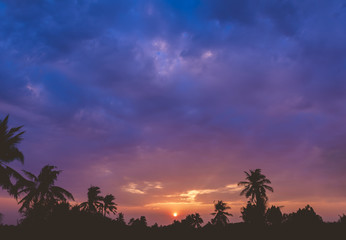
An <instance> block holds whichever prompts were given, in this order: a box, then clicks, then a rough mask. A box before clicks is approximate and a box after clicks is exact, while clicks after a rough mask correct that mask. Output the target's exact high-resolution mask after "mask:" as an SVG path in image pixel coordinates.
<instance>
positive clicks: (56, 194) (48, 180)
mask: <svg viewBox="0 0 346 240" xmlns="http://www.w3.org/2000/svg"><path fill="white" fill-rule="evenodd" d="M55 168H56V167H55V166H50V165H46V166H44V167H43V168H42V170H41V172H40V174H39V175H38V176H35V175H34V174H33V173H31V172H28V171H23V172H24V174H25V175H26V176H27V177H28V178H29V179H28V180H24V181H19V182H18V183H17V184H18V185H19V186H18V189H20V191H19V192H18V194H19V195H21V194H26V195H25V197H23V198H22V199H21V200H20V201H19V204H22V206H21V208H20V209H19V211H20V212H24V211H27V210H29V209H30V208H33V207H34V206H39V207H50V206H53V205H54V204H57V203H59V202H66V200H67V199H71V200H74V199H73V196H72V194H71V193H70V192H68V191H67V190H65V189H63V188H61V187H58V186H55V185H54V183H55V181H56V180H57V178H58V175H59V174H60V173H61V171H58V170H55Z"/></svg>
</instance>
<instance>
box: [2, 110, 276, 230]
mask: <svg viewBox="0 0 346 240" xmlns="http://www.w3.org/2000/svg"><path fill="white" fill-rule="evenodd" d="M7 124H8V116H6V117H5V119H4V120H2V121H1V120H0V186H1V187H2V188H3V189H5V190H7V191H8V192H9V193H10V194H11V195H13V196H14V197H15V198H16V199H17V200H18V203H19V204H21V207H20V209H19V211H20V212H22V213H25V214H29V213H30V212H32V211H33V210H35V209H40V210H42V209H45V210H46V211H49V209H52V207H53V206H56V205H57V204H59V203H67V201H68V200H74V198H73V195H72V194H71V193H70V192H68V191H67V190H65V189H63V188H61V187H58V186H56V185H55V181H56V180H57V177H58V175H59V174H60V173H61V171H60V170H57V169H56V167H55V166H51V165H46V166H44V167H43V168H42V170H41V172H40V173H39V175H38V176H36V175H35V174H33V173H31V172H28V171H23V173H24V175H25V177H26V178H25V177H24V176H22V175H21V174H19V173H18V172H16V171H15V170H14V169H12V168H10V167H9V166H8V163H10V162H12V161H14V160H18V161H20V162H22V163H23V162H24V156H23V154H22V152H20V151H19V149H18V148H17V144H18V143H19V142H20V141H21V140H22V135H23V133H24V131H21V128H22V126H19V127H15V128H10V129H9V128H8V126H7ZM245 174H246V181H241V182H239V183H238V185H239V186H244V189H243V190H242V191H241V193H240V195H245V196H246V198H248V199H249V201H248V205H247V207H244V208H243V209H242V210H243V211H242V213H243V219H244V220H245V221H246V219H247V218H249V217H250V219H251V214H252V215H256V216H257V217H258V216H259V219H261V218H262V219H263V217H264V215H265V210H266V204H267V201H268V197H267V193H266V190H268V191H271V192H273V188H272V187H270V186H269V185H268V184H271V182H270V180H269V179H267V178H266V176H264V175H263V174H262V173H261V169H256V170H250V171H249V172H245ZM12 181H14V182H15V183H12ZM100 193H101V191H100V188H99V187H96V186H91V187H90V188H89V189H88V200H87V201H86V202H83V203H81V204H80V205H78V206H76V207H77V208H78V209H80V210H81V211H84V212H88V213H91V214H102V215H103V216H106V215H109V214H111V213H113V214H116V212H117V207H116V205H117V204H116V203H115V202H114V200H115V197H114V196H113V195H112V194H108V195H106V196H104V197H103V196H101V195H100ZM19 199H20V200H19ZM214 206H215V210H214V212H213V213H212V215H213V216H214V218H213V219H212V220H211V223H212V224H214V225H222V226H225V225H226V224H227V223H229V219H228V216H232V214H231V213H229V212H228V210H229V209H230V207H229V206H228V205H227V203H225V202H223V201H217V202H216V203H215V204H214ZM274 210H275V207H274V208H273V207H272V208H271V211H274ZM253 213H255V214H253ZM142 220H143V221H144V220H145V219H142ZM145 221H146V220H145ZM183 221H184V223H186V224H187V225H191V226H193V227H196V228H198V227H200V226H201V224H202V223H203V220H202V218H201V217H200V215H199V214H198V213H195V214H190V215H188V216H187V217H186V218H185V219H184V220H183ZM261 221H262V220H261ZM134 222H135V220H133V223H134Z"/></svg>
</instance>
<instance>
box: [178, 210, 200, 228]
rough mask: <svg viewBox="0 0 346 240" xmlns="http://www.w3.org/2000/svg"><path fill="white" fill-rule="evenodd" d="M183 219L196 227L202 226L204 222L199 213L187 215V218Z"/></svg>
mask: <svg viewBox="0 0 346 240" xmlns="http://www.w3.org/2000/svg"><path fill="white" fill-rule="evenodd" d="M183 221H185V222H186V223H187V224H188V225H191V226H192V227H194V228H200V227H201V224H202V223H203V219H202V218H201V216H200V215H199V213H195V214H190V215H187V216H186V218H185V220H183ZM183 221H182V222H183Z"/></svg>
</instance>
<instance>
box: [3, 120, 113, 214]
mask: <svg viewBox="0 0 346 240" xmlns="http://www.w3.org/2000/svg"><path fill="white" fill-rule="evenodd" d="M8 118H9V117H8V116H6V117H5V118H4V119H3V120H0V186H1V188H2V189H4V190H6V191H8V193H9V194H10V195H13V196H14V197H15V198H16V199H17V200H18V204H21V207H20V209H19V212H21V213H24V214H25V215H28V214H31V213H32V212H33V211H37V210H39V211H40V212H41V213H42V210H44V211H46V212H47V211H49V210H51V209H52V208H53V207H54V206H55V205H57V204H59V203H66V202H67V200H74V198H73V195H72V194H71V193H70V192H68V191H67V190H65V189H63V188H62V187H59V186H56V185H55V182H56V180H57V178H58V176H59V174H60V173H61V170H57V169H56V167H55V166H51V165H46V166H44V167H43V168H42V170H41V172H40V173H39V174H38V175H37V176H36V175H35V174H33V173H31V172H29V171H25V170H23V173H24V176H23V175H21V174H20V173H18V172H17V171H15V170H14V169H12V168H11V167H9V166H8V163H10V162H12V161H15V160H18V161H20V162H21V163H23V162H24V156H23V153H22V152H21V151H19V149H18V148H17V144H18V143H19V142H20V141H21V140H22V135H23V133H24V131H21V128H22V126H19V127H15V128H9V127H8ZM99 194H100V188H99V187H94V186H91V187H90V188H89V189H88V201H87V202H83V203H81V204H80V205H79V206H78V207H79V208H80V209H81V210H82V211H86V212H89V213H101V214H103V215H104V216H106V215H108V214H110V213H113V214H115V213H116V211H117V207H116V204H115V203H114V200H115V197H114V196H113V195H112V194H108V195H106V196H104V197H102V196H99Z"/></svg>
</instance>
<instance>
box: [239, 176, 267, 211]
mask: <svg viewBox="0 0 346 240" xmlns="http://www.w3.org/2000/svg"><path fill="white" fill-rule="evenodd" d="M245 174H246V180H247V181H241V182H239V183H238V186H241V185H242V186H244V189H243V190H242V191H241V193H240V195H244V194H245V196H246V197H247V198H249V197H250V201H251V203H253V204H255V205H256V206H257V207H259V206H264V207H265V204H266V202H267V201H268V197H267V194H266V190H269V191H271V192H273V191H274V190H273V188H272V187H270V186H268V185H267V184H270V183H271V181H270V180H269V179H267V178H266V176H264V175H263V174H262V173H261V169H256V170H255V171H253V170H250V173H248V172H245Z"/></svg>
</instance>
